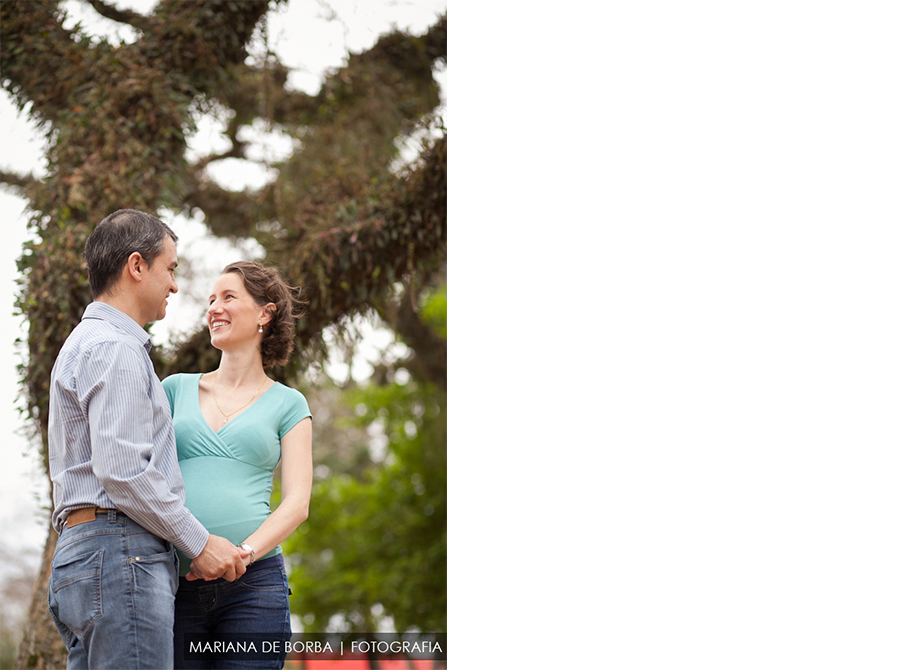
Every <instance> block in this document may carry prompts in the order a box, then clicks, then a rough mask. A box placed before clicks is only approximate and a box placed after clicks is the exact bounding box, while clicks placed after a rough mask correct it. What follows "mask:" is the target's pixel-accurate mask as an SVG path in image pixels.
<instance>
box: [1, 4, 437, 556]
mask: <svg viewBox="0 0 900 670" xmlns="http://www.w3.org/2000/svg"><path fill="white" fill-rule="evenodd" d="M62 4H63V6H64V7H65V8H66V9H67V11H68V13H69V15H70V21H72V22H74V21H76V20H77V21H81V23H82V25H84V26H91V27H92V28H91V30H93V31H95V33H98V34H99V33H101V32H102V34H106V35H108V36H110V37H116V36H118V38H119V39H121V40H123V41H131V40H132V39H133V32H132V31H131V30H130V28H128V27H127V26H122V25H120V24H117V23H115V22H112V21H109V20H107V19H104V18H103V17H100V16H99V15H98V14H96V12H94V10H93V9H92V8H91V7H90V6H89V5H87V4H86V3H81V2H78V1H77V0H66V1H65V2H64V3H62ZM153 5H155V2H152V1H149V0H129V1H125V0H121V1H120V2H118V3H117V6H119V7H123V8H124V7H127V8H130V9H134V10H136V11H140V12H144V13H146V12H148V11H150V9H151V8H152V7H153ZM328 6H329V7H331V8H332V9H333V10H334V12H335V14H336V15H337V16H338V20H332V21H329V20H326V17H327V16H328V14H329V12H328V10H327V9H326V6H325V5H324V3H323V4H320V3H318V2H315V1H313V0H304V1H299V0H291V2H289V3H288V5H287V7H282V8H281V9H279V10H278V11H277V12H273V13H272V14H271V15H270V18H269V45H270V48H271V49H272V50H273V51H275V52H276V53H277V54H278V55H279V57H280V59H281V62H282V63H284V64H285V65H287V66H289V67H293V68H296V69H297V71H296V72H295V73H292V74H291V76H290V79H289V81H290V83H291V84H292V85H293V86H294V87H295V88H297V89H300V90H304V91H306V92H308V93H315V92H316V91H317V90H318V86H319V84H320V83H321V79H322V76H323V73H324V72H325V71H326V70H327V69H328V68H332V67H337V66H340V65H341V64H342V63H343V59H344V58H345V57H346V55H347V53H348V51H354V52H358V51H361V50H364V49H366V48H368V47H370V46H371V45H372V44H374V42H375V40H377V38H378V36H379V35H381V34H383V33H384V32H386V31H388V30H390V29H391V28H392V27H393V26H396V27H398V28H402V29H407V30H410V31H412V32H415V33H421V32H423V31H424V30H425V29H427V27H428V26H430V25H432V24H433V23H434V21H435V19H436V17H437V16H438V15H439V14H440V13H441V12H443V11H445V10H446V2H445V1H444V0H415V1H414V2H355V1H347V0H335V1H329V3H328ZM439 80H440V82H441V84H442V86H443V85H444V84H445V81H446V74H445V72H442V73H440V76H439ZM445 119H446V115H445ZM222 127H224V126H223V124H217V123H216V122H214V121H213V120H211V119H205V120H204V121H203V122H202V123H201V124H200V127H199V130H198V133H197V135H196V137H195V138H194V140H193V141H192V143H191V145H192V147H194V148H195V149H196V150H198V151H200V152H202V153H208V152H209V151H211V150H215V148H216V147H219V148H220V147H221V145H222V142H223V140H222V138H221V136H219V135H218V132H219V131H220V130H221V128H222ZM252 135H253V136H254V137H255V138H257V139H259V140H260V146H261V148H260V149H259V150H258V151H257V156H259V157H260V158H263V159H265V158H268V159H270V160H275V159H277V158H278V157H279V156H281V155H283V153H284V151H286V150H287V151H289V150H290V146H289V145H287V146H286V144H285V142H284V141H279V138H278V137H263V136H262V135H261V134H260V133H252ZM225 144H226V145H227V141H225ZM0 146H2V147H3V152H2V165H3V167H4V168H6V169H13V170H16V171H19V172H27V171H32V172H34V173H35V174H42V171H43V166H42V158H41V151H42V141H41V139H40V137H39V136H38V134H37V133H36V132H35V130H34V128H33V127H32V125H31V123H30V122H29V121H28V120H27V119H26V118H25V117H24V115H22V116H18V115H17V113H16V110H15V108H14V107H13V105H12V103H11V101H10V98H9V96H8V94H7V93H6V92H5V91H0ZM204 147H205V148H204ZM210 171H211V174H212V175H213V177H214V178H215V179H217V180H218V181H219V182H220V183H221V184H222V185H223V186H226V187H229V188H241V187H243V186H245V185H248V186H254V187H256V186H259V185H260V184H261V183H262V182H264V181H265V180H266V171H265V169H264V168H263V167H260V166H259V165H257V164H250V163H248V162H246V161H236V160H229V161H223V162H222V164H220V165H215V166H213V167H212V168H211V170H210ZM24 207H25V201H24V200H23V199H21V198H18V197H15V196H13V195H10V194H9V193H8V192H6V191H2V190H0V220H2V221H3V223H4V244H3V245H0V283H4V284H5V285H6V286H7V289H8V293H7V295H9V296H10V299H9V303H8V306H7V308H6V309H3V306H2V305H0V379H2V380H3V382H4V383H2V384H0V424H2V425H5V426H7V439H6V440H5V446H4V448H3V449H2V450H0V470H2V471H3V473H4V475H3V486H2V487H0V510H2V511H0V527H2V529H3V530H4V533H5V534H7V535H9V534H12V535H15V536H16V537H17V538H20V539H19V541H20V542H21V543H22V546H23V549H26V550H27V549H28V548H35V549H40V548H41V547H42V546H43V542H44V537H45V528H46V525H45V521H44V520H43V518H39V517H38V515H37V510H38V508H39V505H46V504H48V502H49V496H48V492H47V490H46V485H45V483H44V477H43V475H41V474H40V470H39V467H38V464H37V461H36V457H35V456H33V455H32V454H33V453H34V452H35V450H34V449H33V448H31V447H30V446H29V445H28V443H27V440H25V438H24V437H22V436H19V432H21V431H20V430H18V431H17V430H16V426H21V425H22V424H23V421H22V420H20V417H19V415H18V413H17V411H16V409H15V408H16V405H17V400H18V395H19V384H18V374H17V372H16V370H15V365H16V363H17V362H18V361H19V358H18V354H17V353H16V349H15V347H14V346H13V342H14V340H15V338H16V337H18V336H24V332H23V331H22V323H21V320H19V319H16V318H14V317H12V315H11V311H12V302H13V297H12V296H15V295H16V294H17V288H16V286H15V284H14V281H15V278H16V277H17V275H18V272H17V270H16V259H17V258H18V256H19V255H20V253H21V248H22V243H23V242H24V241H25V239H26V230H25V217H24V215H23V212H24ZM170 223H171V224H172V225H173V227H174V229H175V231H176V232H177V233H178V235H179V237H180V241H179V256H180V258H181V259H185V260H186V259H190V260H191V262H192V265H193V269H194V271H195V273H196V275H197V277H196V278H195V280H194V285H196V286H197V287H198V289H199V291H200V294H201V296H202V295H204V293H203V292H204V291H205V290H206V287H207V285H211V283H212V280H213V279H214V277H215V275H216V273H217V271H218V270H219V269H221V268H222V267H224V265H225V264H227V263H229V262H231V261H232V260H237V259H239V258H245V257H247V256H251V255H253V254H254V252H255V251H256V250H255V248H254V246H253V244H248V245H246V246H245V247H243V248H240V249H234V248H232V247H231V245H230V244H229V243H227V242H225V241H222V240H218V239H215V238H211V237H210V238H208V237H206V236H205V232H204V226H203V225H202V224H201V223H199V222H197V221H188V220H186V219H184V218H183V217H178V218H175V219H172V220H170ZM188 288H189V287H188V286H186V285H185V284H184V282H182V283H181V291H180V292H179V294H177V295H176V296H173V298H172V299H170V301H169V309H168V315H169V316H168V317H167V318H166V319H165V320H164V321H161V322H159V323H157V324H155V325H154V326H152V327H151V333H152V335H153V340H154V342H155V343H161V342H164V341H167V339H168V337H169V334H170V331H175V332H188V331H192V330H193V329H194V327H195V324H196V323H197V322H198V321H199V320H200V318H202V306H201V304H202V303H198V302H196V301H191V300H190V295H189V291H188V290H187V289H188ZM367 332H369V331H367ZM387 339H389V338H387ZM387 339H386V338H385V335H384V333H373V334H372V335H371V337H370V344H371V345H372V346H384V345H385V344H387ZM357 365H359V366H360V369H359V370H357V369H356V368H354V376H360V375H364V374H365V367H366V365H365V361H364V360H360V361H358V362H357ZM335 369H336V371H337V373H338V374H341V373H342V371H341V370H340V369H339V368H335ZM343 374H346V370H344V371H343Z"/></svg>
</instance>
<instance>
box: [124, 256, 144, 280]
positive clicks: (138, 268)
mask: <svg viewBox="0 0 900 670" xmlns="http://www.w3.org/2000/svg"><path fill="white" fill-rule="evenodd" d="M144 263H145V261H144V257H143V256H141V254H140V252H137V251H135V252H133V253H132V254H131V255H130V256H129V257H128V260H127V261H125V272H126V274H127V275H128V276H129V277H131V278H132V279H133V280H134V281H143V279H144Z"/></svg>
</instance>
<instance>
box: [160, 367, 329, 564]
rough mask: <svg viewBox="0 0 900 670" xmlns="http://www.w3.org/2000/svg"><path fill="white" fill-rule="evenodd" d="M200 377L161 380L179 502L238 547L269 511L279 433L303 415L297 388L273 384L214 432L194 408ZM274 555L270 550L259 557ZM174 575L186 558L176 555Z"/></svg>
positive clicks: (305, 409)
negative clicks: (180, 480)
mask: <svg viewBox="0 0 900 670" xmlns="http://www.w3.org/2000/svg"><path fill="white" fill-rule="evenodd" d="M200 377H201V375H200V374H175V375H170V376H169V377H166V378H165V379H164V380H163V383H162V384H163V388H164V389H165V391H166V395H167V396H168V398H169V407H170V408H171V410H172V422H173V424H174V426H175V444H176V446H177V448H178V465H179V466H180V467H181V475H182V478H183V479H184V488H185V506H186V507H187V508H188V509H189V510H190V511H191V513H192V514H193V515H194V516H195V517H196V518H197V520H198V521H200V523H202V524H203V525H204V526H205V527H206V529H207V530H208V531H209V532H210V533H213V534H214V535H221V536H222V537H224V538H226V539H228V540H229V541H231V542H233V543H234V544H240V543H241V542H243V541H244V540H246V539H247V537H248V536H249V535H250V534H251V533H253V532H254V531H255V530H256V529H257V528H259V526H260V525H261V524H262V522H263V521H265V520H266V518H267V517H268V516H269V514H270V513H271V510H270V509H269V498H270V497H271V495H272V473H273V471H274V470H275V466H276V465H278V462H279V460H281V438H282V437H284V435H285V434H286V433H287V432H288V431H289V430H290V429H291V428H293V427H294V426H296V425H297V424H298V423H299V422H300V421H302V420H303V419H305V418H307V417H311V416H312V414H310V411H309V405H308V404H307V402H306V398H305V397H304V396H303V394H302V393H300V392H299V391H297V390H295V389H292V388H289V387H287V386H285V385H284V384H280V383H278V382H276V383H275V384H274V385H273V386H271V387H269V389H268V390H267V391H266V392H265V393H263V394H262V396H260V397H259V398H258V399H257V400H256V402H254V403H253V404H252V405H250V407H248V408H247V409H246V410H244V411H243V412H241V413H240V414H239V415H237V416H236V417H234V418H233V419H230V420H229V421H228V423H226V424H225V425H224V426H222V428H221V429H219V431H218V432H216V431H214V430H213V429H212V428H211V427H210V425H209V424H208V423H207V422H206V419H204V418H203V414H202V413H201V412H200ZM279 553H281V547H280V546H279V547H276V548H275V549H273V550H272V551H270V552H269V553H268V554H266V555H265V556H257V557H256V560H260V559H262V558H268V557H270V556H275V555H276V554H279ZM180 559H181V570H180V572H181V575H182V576H183V575H186V574H187V573H188V572H189V571H190V563H191V562H190V559H188V558H187V557H186V556H184V555H180Z"/></svg>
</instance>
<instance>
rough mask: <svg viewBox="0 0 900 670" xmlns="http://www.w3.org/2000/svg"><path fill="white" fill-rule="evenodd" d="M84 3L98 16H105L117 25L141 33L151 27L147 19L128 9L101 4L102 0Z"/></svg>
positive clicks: (88, 0) (149, 20)
mask: <svg viewBox="0 0 900 670" xmlns="http://www.w3.org/2000/svg"><path fill="white" fill-rule="evenodd" d="M85 1H86V2H87V3H88V4H89V5H90V6H91V7H93V8H94V9H95V10H96V12H97V13H98V14H99V15H100V16H105V17H106V18H108V19H111V20H113V21H117V22H119V23H127V24H128V25H130V26H133V27H135V28H137V29H138V30H140V31H141V32H143V31H145V30H147V29H148V28H149V27H150V26H151V25H152V21H151V19H150V18H149V17H147V16H144V15H143V14H140V13H138V12H135V11H132V10H130V9H119V8H118V7H114V6H113V5H109V4H107V3H105V2H103V0H85Z"/></svg>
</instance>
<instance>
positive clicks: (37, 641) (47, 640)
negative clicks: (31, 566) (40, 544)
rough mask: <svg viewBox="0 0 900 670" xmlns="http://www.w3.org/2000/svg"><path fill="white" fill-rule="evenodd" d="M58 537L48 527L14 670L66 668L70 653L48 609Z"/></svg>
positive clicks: (61, 669)
mask: <svg viewBox="0 0 900 670" xmlns="http://www.w3.org/2000/svg"><path fill="white" fill-rule="evenodd" d="M58 538H59V534H58V533H57V532H56V530H54V528H53V526H50V525H49V524H48V532H47V543H46V544H45V545H44V555H43V557H42V558H41V569H40V571H39V572H38V576H37V579H36V580H35V583H34V595H33V596H32V599H31V609H30V610H29V612H28V620H27V621H26V623H25V637H24V638H23V639H22V643H21V644H20V645H19V654H18V656H17V657H16V666H15V670H31V669H33V668H36V669H37V670H55V669H56V668H59V669H60V670H64V669H65V667H66V659H67V658H68V655H69V654H68V652H67V651H66V647H65V645H64V644H63V641H62V638H61V637H60V635H59V631H58V630H56V625H55V624H54V623H53V619H52V618H51V617H50V609H49V608H48V606H47V595H48V589H49V584H50V566H51V564H52V563H53V552H54V551H55V550H56V540H57V539H58Z"/></svg>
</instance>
